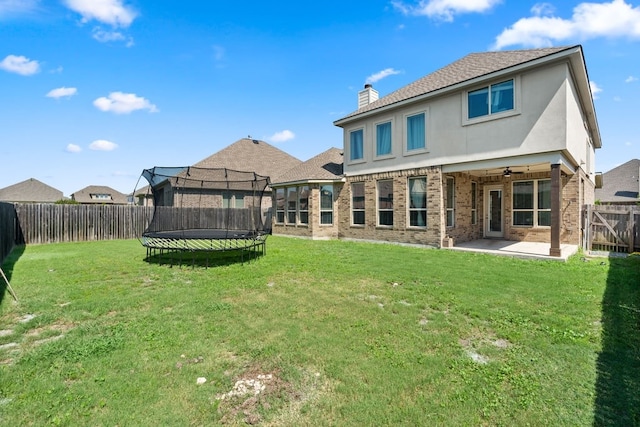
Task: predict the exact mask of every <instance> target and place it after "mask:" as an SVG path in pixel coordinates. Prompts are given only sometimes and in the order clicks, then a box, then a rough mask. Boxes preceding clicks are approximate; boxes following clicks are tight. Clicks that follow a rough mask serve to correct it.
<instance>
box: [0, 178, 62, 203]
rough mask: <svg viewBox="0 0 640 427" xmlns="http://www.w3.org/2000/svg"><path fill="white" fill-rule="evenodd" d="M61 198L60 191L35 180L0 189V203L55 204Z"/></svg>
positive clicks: (31, 179)
mask: <svg viewBox="0 0 640 427" xmlns="http://www.w3.org/2000/svg"><path fill="white" fill-rule="evenodd" d="M63 198H64V196H63V195H62V191H60V190H58V189H56V188H53V187H51V186H49V185H47V184H45V183H43V182H41V181H38V180H37V179H35V178H29V179H27V180H25V181H22V182H19V183H17V184H13V185H10V186H8V187H4V188H1V189H0V202H13V203H55V202H57V201H58V200H62V199H63Z"/></svg>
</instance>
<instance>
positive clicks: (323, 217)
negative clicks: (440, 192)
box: [320, 184, 333, 225]
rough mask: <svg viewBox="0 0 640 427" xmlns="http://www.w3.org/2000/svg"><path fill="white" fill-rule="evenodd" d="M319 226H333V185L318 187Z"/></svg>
mask: <svg viewBox="0 0 640 427" xmlns="http://www.w3.org/2000/svg"><path fill="white" fill-rule="evenodd" d="M320 224H322V225H331V224H333V185H331V184H328V185H321V186H320Z"/></svg>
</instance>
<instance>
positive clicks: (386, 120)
mask: <svg viewBox="0 0 640 427" xmlns="http://www.w3.org/2000/svg"><path fill="white" fill-rule="evenodd" d="M385 123H390V124H391V152H390V153H388V154H381V155H378V126H379V125H383V124H385ZM395 127H396V124H395V120H394V118H393V117H388V118H384V119H381V120H378V121H376V122H374V123H373V129H374V132H373V134H374V135H373V137H374V139H375V141H374V143H373V144H371V145H372V147H371V148H372V154H373V160H374V161H376V160H385V159H392V158H394V157H395V154H394V147H393V132H394V130H395Z"/></svg>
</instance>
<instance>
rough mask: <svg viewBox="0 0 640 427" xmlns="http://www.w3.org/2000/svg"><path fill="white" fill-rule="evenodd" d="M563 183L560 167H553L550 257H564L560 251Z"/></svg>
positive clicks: (555, 165)
mask: <svg viewBox="0 0 640 427" xmlns="http://www.w3.org/2000/svg"><path fill="white" fill-rule="evenodd" d="M561 189H562V183H561V174H560V165H559V164H553V165H551V248H550V249H549V256H557V257H559V256H562V251H561V250H560V226H561V223H562V215H561V212H560V207H561V206H562V191H561Z"/></svg>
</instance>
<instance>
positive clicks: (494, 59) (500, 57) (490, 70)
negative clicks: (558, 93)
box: [334, 46, 601, 147]
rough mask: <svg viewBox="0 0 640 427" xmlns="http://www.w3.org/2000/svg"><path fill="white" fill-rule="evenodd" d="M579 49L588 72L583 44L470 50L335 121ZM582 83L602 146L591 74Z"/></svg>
mask: <svg viewBox="0 0 640 427" xmlns="http://www.w3.org/2000/svg"><path fill="white" fill-rule="evenodd" d="M576 52H579V53H580V60H579V61H578V60H577V58H575V59H576V60H575V63H573V65H574V66H575V67H580V68H583V69H584V73H578V74H579V77H580V76H581V74H584V76H585V77H587V76H586V66H585V64H584V59H583V58H582V49H581V47H580V46H571V47H568V46H565V47H550V48H542V49H526V50H511V51H495V52H481V53H471V54H469V55H467V56H465V57H463V58H461V59H459V60H457V61H455V62H453V63H451V64H449V65H447V66H445V67H443V68H440V69H439V70H437V71H435V72H433V73H431V74H428V75H426V76H424V77H422V78H421V79H418V80H416V81H414V82H413V83H410V84H408V85H406V86H404V87H402V88H400V89H398V90H396V91H395V92H392V93H390V94H389V95H386V96H384V97H382V98H380V99H378V100H376V101H374V102H372V103H370V104H368V105H366V106H364V107H362V108H359V109H358V110H356V111H354V112H352V113H350V114H348V115H347V116H345V117H343V118H342V119H339V120H336V121H335V122H334V124H335V125H337V126H340V125H343V124H345V123H346V122H349V121H350V119H354V118H356V117H357V116H360V115H362V114H365V113H368V112H374V111H375V110H381V109H385V107H390V106H394V105H395V104H398V103H403V102H411V101H413V100H414V98H415V100H418V99H421V98H422V97H424V96H429V95H432V94H435V93H438V92H440V91H442V90H446V89H448V88H452V87H454V86H457V85H461V84H465V83H472V81H473V80H474V79H479V78H481V77H484V76H488V75H490V74H494V73H498V72H500V71H503V70H508V69H509V68H513V67H516V66H519V65H524V64H528V63H533V62H534V61H536V60H540V59H543V58H545V59H546V58H547V57H549V58H548V59H552V57H554V56H555V55H556V54H559V53H563V54H564V53H566V55H573V54H574V53H576ZM580 83H581V86H580V87H579V90H580V91H581V95H583V99H586V100H587V101H586V102H587V106H586V107H585V108H587V115H588V118H589V120H592V123H590V125H591V127H592V128H593V129H595V130H594V132H596V135H595V140H594V144H595V146H596V147H600V145H601V142H600V136H599V135H598V134H597V129H598V127H597V123H596V122H595V120H596V119H595V111H594V108H593V100H592V98H591V92H590V88H589V82H588V77H587V78H586V79H585V81H584V82H580Z"/></svg>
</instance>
